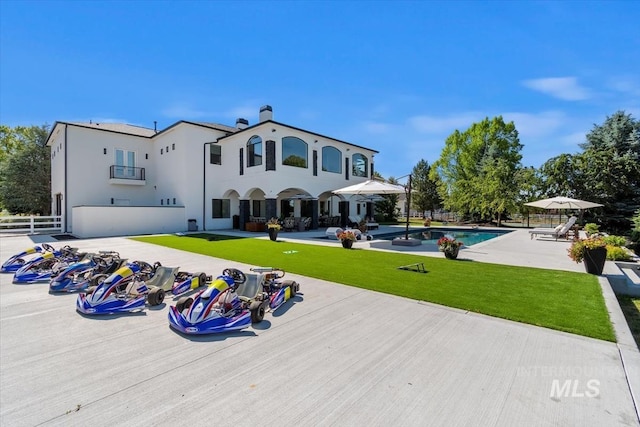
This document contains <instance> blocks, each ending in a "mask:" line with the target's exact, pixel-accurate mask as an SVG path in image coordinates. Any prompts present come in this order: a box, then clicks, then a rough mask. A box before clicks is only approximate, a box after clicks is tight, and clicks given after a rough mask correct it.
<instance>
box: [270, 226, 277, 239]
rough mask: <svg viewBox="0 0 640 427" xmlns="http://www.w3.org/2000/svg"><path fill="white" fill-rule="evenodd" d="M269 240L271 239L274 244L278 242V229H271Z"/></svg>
mask: <svg viewBox="0 0 640 427" xmlns="http://www.w3.org/2000/svg"><path fill="white" fill-rule="evenodd" d="M269 239H271V240H272V241H274V242H275V241H276V240H278V229H277V228H270V229H269Z"/></svg>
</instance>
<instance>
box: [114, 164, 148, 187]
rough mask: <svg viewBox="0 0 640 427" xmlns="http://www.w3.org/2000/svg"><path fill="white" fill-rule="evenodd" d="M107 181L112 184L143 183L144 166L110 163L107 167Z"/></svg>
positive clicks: (144, 180) (144, 182) (144, 179)
mask: <svg viewBox="0 0 640 427" xmlns="http://www.w3.org/2000/svg"><path fill="white" fill-rule="evenodd" d="M109 182H110V183H112V184H128V185H145V184H146V178H145V172H144V168H136V167H130V166H118V165H111V166H110V167H109Z"/></svg>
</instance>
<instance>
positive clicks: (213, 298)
mask: <svg viewBox="0 0 640 427" xmlns="http://www.w3.org/2000/svg"><path fill="white" fill-rule="evenodd" d="M246 279H247V278H246V276H245V275H244V274H243V273H242V272H241V271H240V270H236V269H232V268H227V269H225V270H224V271H223V272H222V275H221V276H218V277H217V278H216V279H215V280H214V281H213V283H212V284H211V286H209V287H207V288H206V289H204V290H202V291H200V292H198V294H197V295H196V296H195V298H191V297H182V298H180V299H179V300H178V302H177V304H176V305H175V306H171V307H169V325H170V326H171V327H172V328H174V329H176V330H178V331H180V332H182V333H185V334H213V333H218V332H227V331H235V330H238V329H244V328H246V327H248V326H249V325H251V320H252V317H253V316H252V315H251V311H250V310H249V308H248V307H247V305H246V303H245V302H243V301H242V300H241V299H240V298H239V296H238V294H237V293H236V289H237V287H238V286H239V285H241V284H243V283H245V282H246ZM260 320H262V319H260Z"/></svg>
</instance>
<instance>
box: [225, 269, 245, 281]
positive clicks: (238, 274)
mask: <svg viewBox="0 0 640 427" xmlns="http://www.w3.org/2000/svg"><path fill="white" fill-rule="evenodd" d="M222 274H223V275H225V276H229V277H231V278H232V279H233V282H234V283H235V284H236V285H241V284H243V283H244V282H246V281H247V276H245V275H244V273H243V272H242V271H240V270H238V269H237V268H225V269H224V270H222Z"/></svg>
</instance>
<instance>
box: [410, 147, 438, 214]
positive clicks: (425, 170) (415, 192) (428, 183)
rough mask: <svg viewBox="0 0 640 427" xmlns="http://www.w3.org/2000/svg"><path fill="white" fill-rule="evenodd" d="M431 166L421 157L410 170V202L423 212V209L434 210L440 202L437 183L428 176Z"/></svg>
mask: <svg viewBox="0 0 640 427" xmlns="http://www.w3.org/2000/svg"><path fill="white" fill-rule="evenodd" d="M430 171H431V166H429V163H428V162H427V161H426V160H424V159H422V160H420V161H419V162H418V164H417V165H415V166H414V167H413V171H412V172H411V178H412V179H411V190H412V191H411V204H412V206H413V207H414V208H415V209H416V210H417V211H420V212H422V213H423V214H424V212H425V211H428V210H429V211H432V212H433V211H434V210H436V209H437V208H438V207H439V206H440V204H441V203H442V199H441V198H440V195H439V194H438V184H437V182H435V181H434V180H432V179H431V178H430V177H429V172H430Z"/></svg>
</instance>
